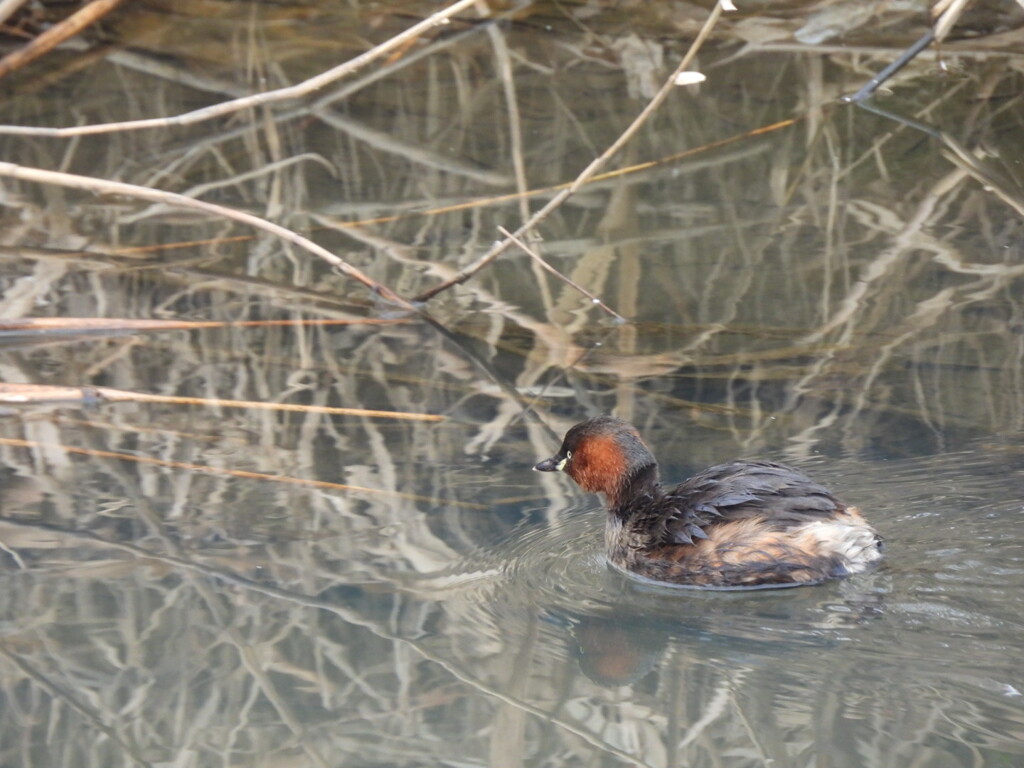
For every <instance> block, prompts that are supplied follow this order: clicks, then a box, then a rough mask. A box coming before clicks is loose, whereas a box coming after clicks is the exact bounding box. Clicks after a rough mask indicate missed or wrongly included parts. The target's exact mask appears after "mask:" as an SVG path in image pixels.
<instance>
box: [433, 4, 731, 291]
mask: <svg viewBox="0 0 1024 768" xmlns="http://www.w3.org/2000/svg"><path fill="white" fill-rule="evenodd" d="M721 15H722V6H721V5H720V4H719V3H715V7H714V8H713V9H712V11H711V14H710V15H709V16H708V18H707V21H705V22H704V26H702V27H701V29H700V32H699V33H697V37H696V38H695V39H694V41H693V43H691V44H690V48H689V50H688V51H687V52H686V55H685V56H683V59H682V61H680V62H679V65H678V66H677V67H676V68H675V70H674V71H673V72H672V74H671V75H669V77H668V79H667V80H666V81H665V83H664V84H663V85H662V86H661V88H660V89H659V90H658V92H657V93H656V94H655V95H654V98H652V99H651V100H650V102H649V103H648V104H647V106H646V107H644V109H643V111H641V112H640V114H639V115H637V117H636V119H635V120H633V122H632V123H630V124H629V127H627V128H626V130H625V131H623V132H622V134H621V135H620V136H619V138H617V139H616V140H615V141H614V142H613V143H612V144H611V146H609V147H608V148H607V149H606V150H605V151H604V152H602V153H601V155H600V156H599V157H598V158H597V159H596V160H594V161H593V162H591V163H590V165H588V166H587V167H586V168H584V169H583V171H582V172H581V173H580V175H579V176H577V177H576V179H575V180H574V181H573V182H572V184H570V185H569V186H568V187H566V188H565V189H563V190H562V191H561V192H559V193H558V194H557V195H555V196H554V197H553V198H552V199H551V200H550V201H548V204H547V205H545V206H544V207H543V208H541V209H540V210H539V211H537V212H536V213H535V214H533V216H531V217H530V218H529V220H528V221H526V222H525V223H523V225H522V226H520V227H519V228H518V229H517V230H516V231H515V235H516V236H517V237H522V236H523V235H524V234H526V233H527V232H529V231H530V230H531V229H533V227H535V226H537V224H539V223H540V222H541V221H543V220H544V219H546V218H547V217H548V216H549V215H550V214H551V213H552V212H553V211H555V210H556V209H558V208H559V207H561V205H562V203H564V202H565V201H566V200H567V199H569V197H571V196H572V195H573V194H575V193H576V191H577V190H579V188H580V187H582V186H583V185H584V184H586V183H587V181H589V180H590V179H591V178H592V177H594V176H595V175H596V174H597V172H598V171H600V170H601V168H603V167H604V165H605V163H607V162H608V160H610V159H611V158H612V157H613V156H614V155H615V154H616V153H617V152H618V151H619V150H620V149H622V147H624V146H625V145H626V143H627V142H628V141H629V140H630V139H632V138H633V136H634V135H635V134H636V132H637V131H639V130H640V127H641V126H642V125H643V124H644V123H646V122H647V120H648V119H649V118H650V116H651V115H653V114H654V112H655V111H657V109H658V107H660V106H661V104H662V102H664V101H665V99H667V98H668V95H669V94H670V93H672V91H674V90H677V89H678V86H677V85H676V82H675V81H676V77H677V76H678V75H679V73H680V72H683V71H685V70H686V69H687V67H689V66H690V62H692V61H693V59H694V57H695V56H696V55H697V52H698V51H699V50H700V49H701V46H702V45H703V44H704V41H705V40H706V39H707V38H708V36H709V35H710V34H711V30H712V29H714V26H715V24H716V23H717V22H718V19H719V17H720V16H721ZM511 245H512V239H511V237H506V238H505V239H504V240H501V241H499V242H497V243H495V244H494V245H492V246H491V247H490V248H489V249H488V250H487V252H486V253H484V254H483V255H482V256H481V257H480V258H478V259H477V260H476V261H474V262H473V263H472V264H470V265H469V266H468V267H466V268H465V269H463V270H461V271H460V272H459V273H458V274H457V275H455V277H453V278H451V279H449V280H446V281H444V282H443V283H441V284H439V285H436V286H434V287H433V288H431V289H429V290H426V291H424V292H423V293H421V294H419V295H418V296H417V297H416V301H418V302H423V301H429V300H430V299H432V298H433V297H435V296H437V294H439V293H441V292H442V291H446V290H447V289H449V288H451V287H452V286H455V285H460V284H462V283H464V282H466V281H467V280H469V278H471V277H472V276H473V275H475V274H476V273H477V272H479V271H480V270H481V269H483V268H484V267H486V266H487V265H488V264H490V263H491V262H492V261H494V259H496V258H497V257H498V256H500V255H501V254H502V253H504V252H505V251H506V250H508V248H509V246H511Z"/></svg>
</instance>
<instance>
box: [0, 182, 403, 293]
mask: <svg viewBox="0 0 1024 768" xmlns="http://www.w3.org/2000/svg"><path fill="white" fill-rule="evenodd" d="M0 176H8V177H10V178H12V179H20V180H22V181H31V182H34V183H37V184H54V185H56V186H59V187H69V188H71V189H82V190H85V191H86V192H93V193H95V194H100V195H124V196H126V197H133V198H138V199H140V200H150V201H153V202H156V203H164V204H166V205H173V206H175V207H178V208H191V209H193V210H197V211H203V212H204V213H210V214H213V215H215V216H222V217H224V218H226V219H231V220H232V221H237V222H240V223H242V224H247V225H248V226H250V227H255V228H257V229H262V230H263V231H264V232H269V233H270V234H272V235H276V236H277V237H280V238H281V239H282V240H287V241H288V242H290V243H294V244H295V245H297V246H299V247H300V248H303V249H305V250H307V251H309V252H310V253H313V254H315V255H317V256H319V257H320V258H321V259H323V260H324V261H326V262H327V263H328V264H330V265H331V266H332V267H334V268H335V269H337V270H338V271H339V272H341V273H342V274H343V275H346V276H347V277H351V278H352V279H353V280H357V281H358V282H360V283H362V284H363V285H365V286H366V287H367V288H369V289H370V290H372V291H373V292H374V293H376V294H378V295H379V296H381V297H383V298H384V299H386V300H388V301H391V302H393V303H395V304H397V305H399V306H400V307H402V308H403V309H407V310H408V311H410V312H418V310H417V309H416V307H414V306H413V305H412V304H410V303H409V302H408V301H406V300H405V299H403V298H402V297H401V296H399V295H398V294H397V293H395V292H394V291H392V290H391V289H390V288H388V287H387V286H384V285H381V284H380V283H378V282H377V281H375V280H373V279H372V278H370V277H369V276H367V275H365V274H364V273H363V272H362V271H360V270H359V269H356V268H355V267H353V266H351V265H350V264H349V263H348V262H346V261H345V260H343V259H342V258H341V257H339V256H336V255H335V254H333V253H331V252H330V251H328V250H327V249H326V248H324V247H323V246H322V245H318V244H317V243H314V242H313V241H312V240H310V239H309V238H308V237H303V236H302V235H300V234H299V233H297V232H293V231H292V230H290V229H287V228H286V227H282V226H281V225H280V224H275V223H273V222H272V221H267V220H266V219H261V218H260V217H259V216H254V215H252V214H251V213H245V212H243V211H236V210H235V209H233V208H226V207H225V206H223V205H216V204H214V203H207V202H204V201H202V200H193V199H192V198H190V197H185V196H184V195H179V194H177V193H175V192H166V191H163V190H159V189H150V188H149V187H140V186H139V185H137V184H126V183H124V182H121V181H110V180H108V179H97V178H94V177H92V176H78V175H75V174H71V173H61V172H59V171H47V170H45V169H42V168H29V167H27V166H23V165H16V164H15V163H4V162H0Z"/></svg>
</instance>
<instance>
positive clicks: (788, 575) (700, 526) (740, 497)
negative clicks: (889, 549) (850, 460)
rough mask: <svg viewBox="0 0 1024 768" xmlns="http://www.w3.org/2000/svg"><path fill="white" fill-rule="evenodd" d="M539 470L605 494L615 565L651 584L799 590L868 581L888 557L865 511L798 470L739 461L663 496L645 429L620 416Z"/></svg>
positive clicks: (595, 425)
mask: <svg viewBox="0 0 1024 768" xmlns="http://www.w3.org/2000/svg"><path fill="white" fill-rule="evenodd" d="M534 469H536V470H539V471H541V472H556V471H558V470H564V471H565V472H567V473H568V474H569V477H571V478H572V479H573V480H575V481H576V483H577V484H578V485H579V486H580V488H582V489H583V490H585V491H589V492H600V493H603V494H604V495H605V498H606V500H607V504H608V520H607V524H606V525H605V544H606V546H607V548H608V557H609V559H610V560H611V562H612V564H613V565H615V566H617V567H618V568H621V569H623V570H626V571H628V572H630V573H634V574H637V575H639V576H642V577H645V578H649V579H654V580H657V581H664V582H670V583H673V584H689V585H694V586H705V587H753V586H770V585H775V586H786V585H789V586H796V585H799V584H817V583H818V582H822V581H825V580H826V579H830V578H840V577H843V576H849V575H850V574H854V573H860V572H861V571H865V570H867V569H868V568H869V567H870V566H871V565H872V564H874V563H876V562H878V560H880V559H881V557H882V541H881V539H880V538H879V536H878V534H877V533H875V531H874V529H873V528H872V527H871V526H870V525H869V524H868V523H867V521H865V520H864V518H863V517H861V515H860V512H858V511H857V509H856V508H855V507H848V506H846V505H845V504H843V503H842V502H840V501H839V500H838V499H837V498H836V497H835V496H833V495H832V494H831V493H829V491H827V490H826V489H825V488H823V487H822V486H820V485H818V484H817V483H815V482H814V481H812V480H811V479H810V478H809V477H807V476H806V475H804V474H803V473H802V472H800V471H799V470H797V469H794V468H793V467H787V466H785V465H783V464H775V463H772V462H768V461H733V462H730V463H729V464H720V465H718V466H716V467H711V469H706V470H704V471H703V472H700V473H698V474H696V475H694V476H693V477H691V478H690V479H689V480H687V481H685V482H684V483H681V484H680V485H678V486H676V487H675V488H673V489H671V490H668V489H665V488H662V486H661V483H660V482H659V481H658V462H657V461H656V460H655V458H654V456H653V455H652V454H651V452H650V450H649V449H648V448H647V446H646V445H644V442H643V440H641V439H640V434H639V433H638V432H637V431H636V428H635V427H634V426H633V425H632V424H629V423H627V422H625V421H622V420H621V419H616V418H612V417H611V416H598V417H597V418H594V419H590V420H589V421H584V422H583V423H581V424H577V425H576V426H575V427H573V428H572V429H570V430H569V431H568V433H566V435H565V439H564V440H563V441H562V447H561V448H560V449H559V450H558V453H556V454H555V455H554V456H552V457H551V458H550V459H545V460H544V461H542V462H540V464H538V465H537V466H536V467H534Z"/></svg>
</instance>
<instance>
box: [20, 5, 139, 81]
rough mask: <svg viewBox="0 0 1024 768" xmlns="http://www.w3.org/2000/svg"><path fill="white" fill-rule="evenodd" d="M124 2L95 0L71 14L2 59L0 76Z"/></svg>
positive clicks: (57, 43) (37, 56)
mask: <svg viewBox="0 0 1024 768" xmlns="http://www.w3.org/2000/svg"><path fill="white" fill-rule="evenodd" d="M123 2H124V0H93V1H92V2H91V3H89V4H88V5H87V6H85V7H84V8H82V9H81V10H80V11H77V12H76V13H73V14H71V15H70V16H68V17H67V18H66V19H64V21H62V22H60V23H59V24H54V25H53V26H52V27H50V28H49V29H48V30H46V31H45V32H43V33H41V34H40V35H39V36H38V37H36V38H35V39H34V40H32V41H31V42H29V43H27V44H26V45H24V46H22V47H21V48H19V49H18V50H16V51H14V52H13V53H9V54H7V55H6V56H4V57H3V59H0V77H4V76H6V75H9V74H10V73H11V72H14V71H15V70H16V69H21V68H22V67H24V66H25V65H26V64H28V63H29V62H32V61H35V60H36V59H38V58H39V57H40V56H42V55H43V54H44V53H47V52H49V51H51V50H52V49H54V48H56V47H57V46H58V45H60V44H61V43H63V42H64V41H65V40H67V39H68V38H70V37H74V36H75V35H77V34H78V33H79V32H81V31H82V30H83V29H85V28H86V27H88V26H89V25H90V24H94V23H96V22H97V21H99V20H100V19H102V18H103V17H104V16H106V15H107V14H108V13H110V12H111V11H112V10H114V9H115V8H116V7H117V6H119V5H120V4H121V3H123Z"/></svg>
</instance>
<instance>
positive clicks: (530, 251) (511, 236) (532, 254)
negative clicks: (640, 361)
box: [498, 227, 628, 323]
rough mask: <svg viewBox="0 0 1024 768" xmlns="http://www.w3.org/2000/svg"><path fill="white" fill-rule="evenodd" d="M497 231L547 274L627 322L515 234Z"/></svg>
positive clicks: (502, 230) (505, 230)
mask: <svg viewBox="0 0 1024 768" xmlns="http://www.w3.org/2000/svg"><path fill="white" fill-rule="evenodd" d="M498 231H499V232H501V234H503V235H504V236H505V237H507V238H509V239H510V240H511V241H512V242H513V243H515V244H516V245H518V246H519V247H520V248H522V249H523V250H524V251H525V252H526V255H527V256H529V257H530V258H531V259H533V260H534V261H536V262H537V263H538V264H540V265H541V266H542V267H543V268H544V269H546V270H547V271H548V272H550V273H551V274H553V275H554V276H555V277H557V278H558V279H559V280H563V281H564V282H566V283H567V284H569V285H571V286H572V287H573V288H575V289H576V290H577V291H579V292H580V293H582V294H583V295H584V296H586V297H587V298H588V299H590V300H591V301H592V302H593V303H594V304H596V305H597V306H599V307H600V308H601V309H603V310H604V311H605V312H607V313H608V314H609V315H611V316H612V317H614V318H615V319H617V320H621V321H622V322H624V323H625V322H628V321H627V320H626V318H624V317H623V316H622V315H620V314H619V313H618V312H616V311H615V310H614V309H612V308H611V307H609V306H608V305H607V304H605V303H604V302H603V301H601V300H600V299H599V298H597V296H595V295H594V294H592V293H591V292H590V291H588V290H587V289H586V288H584V287H583V286H582V285H580V284H579V283H577V282H576V281H574V280H572V279H571V278H569V277H566V276H565V275H563V274H562V273H561V272H559V271H558V270H557V269H555V268H554V267H552V266H551V265H550V264H548V263H547V262H546V261H544V259H543V257H542V256H541V255H540V254H539V253H537V252H536V251H534V250H533V249H532V248H530V246H528V245H527V244H526V243H524V242H523V241H522V240H520V239H519V238H518V237H516V235H515V234H513V233H512V232H509V231H508V230H507V229H505V228H504V227H498Z"/></svg>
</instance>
